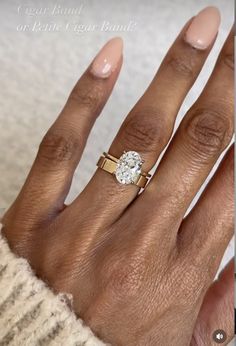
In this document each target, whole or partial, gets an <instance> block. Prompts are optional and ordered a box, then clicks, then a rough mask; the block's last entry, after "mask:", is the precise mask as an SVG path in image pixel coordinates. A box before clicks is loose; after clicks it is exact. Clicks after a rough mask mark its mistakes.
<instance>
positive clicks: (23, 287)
mask: <svg viewBox="0 0 236 346" xmlns="http://www.w3.org/2000/svg"><path fill="white" fill-rule="evenodd" d="M67 300H68V298H67V296H66V295H65V294H59V295H55V294H54V293H53V292H52V291H51V290H50V289H49V288H48V287H47V286H46V284H45V283H44V282H43V281H41V280H39V279H37V278H36V276H35V275H34V273H33V272H32V270H31V268H30V266H29V264H28V262H27V261H26V260H25V259H23V258H19V257H17V256H15V255H14V254H13V253H12V252H11V251H10V249H9V246H8V244H7V242H6V241H5V239H4V238H3V237H2V235H1V233H0V346H36V345H37V346H41V345H50V346H55V345H56V346H80V345H83V346H102V345H105V344H104V343H103V342H101V341H99V340H98V339H97V338H96V337H95V336H94V335H93V334H92V332H91V330H90V329H89V328H88V327H86V326H84V324H83V321H82V320H80V319H77V318H76V316H75V314H74V313H73V312H72V311H71V310H70V309H69V307H68V305H67V303H66V301H67Z"/></svg>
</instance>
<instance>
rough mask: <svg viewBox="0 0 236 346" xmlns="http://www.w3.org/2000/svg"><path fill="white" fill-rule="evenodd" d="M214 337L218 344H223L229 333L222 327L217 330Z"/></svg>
mask: <svg viewBox="0 0 236 346" xmlns="http://www.w3.org/2000/svg"><path fill="white" fill-rule="evenodd" d="M212 337H213V340H214V341H215V342H216V343H217V344H223V342H225V341H226V339H227V335H226V333H225V331H224V330H222V329H217V330H215V331H214V333H213V336H212Z"/></svg>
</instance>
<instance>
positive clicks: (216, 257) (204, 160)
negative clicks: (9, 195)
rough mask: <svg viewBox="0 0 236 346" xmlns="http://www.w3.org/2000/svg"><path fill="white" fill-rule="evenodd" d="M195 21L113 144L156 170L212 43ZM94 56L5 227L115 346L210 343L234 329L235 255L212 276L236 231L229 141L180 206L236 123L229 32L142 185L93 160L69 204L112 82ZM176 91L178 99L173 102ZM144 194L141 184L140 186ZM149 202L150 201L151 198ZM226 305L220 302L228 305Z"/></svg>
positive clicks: (42, 274) (114, 152)
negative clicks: (94, 64) (198, 35)
mask: <svg viewBox="0 0 236 346" xmlns="http://www.w3.org/2000/svg"><path fill="white" fill-rule="evenodd" d="M188 25H189V23H187V24H186V26H185V27H184V28H183V30H182V31H181V33H180V35H179V36H178V38H177V40H176V41H175V43H174V44H173V46H172V47H171V48H170V50H169V52H168V53H167V56H166V57H165V59H164V61H163V63H162V64H161V67H160V69H159V70H158V72H157V74H156V76H155V77H154V79H153V81H152V82H151V84H150V86H149V87H148V89H147V90H146V91H145V93H144V95H143V96H142V97H141V99H140V100H139V101H138V102H137V104H136V105H135V106H134V107H133V109H132V110H131V111H130V113H129V114H128V116H127V118H126V120H125V121H124V123H123V124H122V126H121V128H120V130H119V132H118V134H117V136H116V137H115V139H114V141H113V143H112V145H111V147H110V150H109V152H110V153H111V154H112V155H114V156H116V157H120V155H121V154H122V152H123V151H124V150H126V151H128V150H135V151H138V152H139V153H140V155H141V156H142V158H143V159H144V160H145V162H144V165H143V169H144V171H149V170H150V169H151V168H152V167H153V166H154V165H155V163H156V161H157V160H158V158H159V156H160V154H161V153H162V151H163V149H164V148H165V147H166V145H167V143H168V142H169V139H170V137H171V135H172V131H173V126H174V122H175V119H176V116H177V113H178V111H179V109H180V107H181V105H182V103H183V101H184V98H185V96H186V94H187V93H188V91H189V90H190V88H191V86H192V85H193V83H194V81H195V79H196V78H197V76H198V74H199V72H200V70H201V68H202V66H203V64H204V62H205V60H206V58H207V56H208V54H209V52H210V50H211V48H212V47H209V48H208V49H207V50H204V51H203V50H197V49H194V48H192V47H191V46H190V45H188V44H187V43H186V42H185V41H184V35H185V32H186V28H187V26H188ZM121 65H122V59H121V60H120V62H119V65H118V67H117V69H116V70H115V71H114V72H113V73H112V74H111V76H110V77H109V78H107V79H103V80H102V79H99V78H96V77H94V76H93V75H92V74H91V71H90V67H89V68H88V70H87V71H85V73H84V74H83V75H82V77H81V79H80V80H79V81H78V83H77V85H76V86H75V87H74V89H73V91H72V93H71V95H70V96H69V98H68V101H67V103H66V105H65V107H64V109H63V110H62V112H61V113H60V115H59V117H58V118H57V120H56V121H55V123H54V124H53V125H52V127H51V128H50V129H49V131H48V132H47V134H46V136H45V137H44V138H43V140H42V143H41V144H40V147H39V151H38V155H37V157H36V160H35V162H34V163H33V166H32V169H31V171H30V173H29V176H28V177H27V179H26V182H25V184H24V186H23V188H22V190H21V192H20V194H19V196H18V197H17V199H16V201H15V202H14V203H13V205H12V206H11V207H10V209H9V210H8V211H7V213H6V214H5V216H4V217H3V220H2V222H3V226H4V227H3V233H4V235H5V236H6V238H7V239H8V242H9V244H10V246H11V248H12V249H13V251H15V252H16V253H17V254H18V255H20V256H23V257H25V258H27V260H28V261H29V262H30V263H31V265H32V267H33V268H34V270H35V272H36V274H37V275H38V276H39V277H41V278H42V279H43V280H45V281H46V282H47V283H48V284H49V285H50V286H51V287H52V288H53V289H54V290H55V292H59V291H60V292H67V293H71V294H72V295H73V309H74V311H75V312H76V313H77V314H78V315H79V316H80V317H82V318H83V319H84V321H85V322H86V323H87V324H88V325H89V326H90V327H91V328H92V330H93V331H94V333H95V334H96V335H98V336H99V337H100V338H101V339H102V340H104V341H105V342H108V343H111V344H112V345H117V346H120V345H127V346H129V345H137V346H138V345H142V346H143V345H151V346H152V345H153V346H154V345H155V346H156V345H168V346H172V345H173V346H178V345H179V346H185V345H186V346H187V345H192V346H196V345H198V346H203V345H215V343H214V342H213V339H212V334H213V332H214V331H215V330H216V329H224V330H225V331H226V333H227V336H228V338H227V341H226V342H225V343H224V344H222V345H226V344H227V343H228V342H229V341H230V339H231V338H232V336H233V269H234V268H233V262H231V263H230V264H229V265H228V266H227V267H226V269H225V270H224V272H223V273H222V274H221V276H220V278H219V280H218V281H216V282H214V283H213V280H214V277H215V274H216V272H217V269H218V267H219V263H220V261H221V258H222V256H223V253H224V251H225V249H226V247H227V245H228V243H229V241H230V239H231V237H232V232H233V204H234V203H233V148H232V147H231V148H230V149H228V151H227V154H226V155H225V157H224V159H223V160H222V163H221V165H220V166H219V168H218V170H217V172H216V173H215V175H214V176H213V178H212V179H211V181H210V183H209V184H208V186H207V187H206V189H205V191H204V193H203V194H202V195H201V197H200V199H199V201H198V202H197V204H196V205H195V206H194V208H193V209H192V210H191V212H190V213H189V214H188V216H187V217H185V213H186V211H187V209H188V207H189V205H190V203H191V201H192V200H193V198H194V196H195V194H196V193H197V191H198V190H199V189H200V187H201V185H202V184H203V182H204V180H205V179H206V177H207V176H208V174H209V172H210V171H211V169H212V167H213V166H214V164H215V162H216V161H217V159H218V158H219V156H220V155H221V153H222V152H223V151H224V149H225V148H226V147H227V146H228V145H229V143H230V141H231V138H232V133H233V33H232V32H231V33H230V35H229V37H228V39H227V40H226V43H225V45H224V47H223V49H222V52H221V53H220V56H219V58H218V61H217V64H216V66H215V68H214V71H213V73H212V75H211V77H210V79H209V81H208V83H207V85H206V87H205V88H204V90H203V91H202V93H201V95H200V97H199V98H198V100H197V101H196V102H195V103H194V104H193V106H192V107H191V108H190V109H189V111H188V112H187V114H186V116H185V117H184V119H183V121H182V123H181V124H180V126H179V128H178V130H177V132H176V133H175V135H174V137H173V139H172V140H171V143H170V145H169V146H168V148H167V150H166V152H165V154H164V156H163V158H162V160H161V162H160V164H159V166H158V169H157V170H156V172H155V173H154V175H153V178H152V179H151V181H150V183H149V185H148V186H147V188H146V189H145V190H144V191H143V192H141V193H139V190H138V188H137V187H136V186H134V185H128V186H123V185H120V184H118V182H117V181H116V180H115V179H114V177H113V176H112V175H110V174H108V173H106V172H104V171H102V170H101V169H97V171H96V172H95V174H94V176H93V177H92V179H91V181H90V182H89V184H88V185H87V186H86V187H85V189H84V190H83V191H82V193H81V194H80V195H79V196H78V197H77V198H76V199H75V200H74V201H73V202H72V204H71V205H69V206H65V204H64V201H65V198H66V196H67V194H68V191H69V188H70V185H71V180H72V178H73V173H74V170H75V168H76V167H77V165H78V163H79V160H80V157H81V155H82V152H83V149H84V147H85V144H86V139H87V137H88V135H89V132H90V130H91V128H92V126H93V124H94V122H95V120H96V117H97V116H98V115H99V113H100V112H101V110H102V108H103V106H104V104H105V103H106V101H107V99H108V97H109V95H110V93H111V91H112V88H113V86H114V84H115V82H116V79H117V77H118V74H119V70H120V68H121ZM169 100H171V102H170V101H169ZM138 193H139V194H138ZM150 206H151V207H150ZM222 311H223V313H222Z"/></svg>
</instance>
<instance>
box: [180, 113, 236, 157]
mask: <svg viewBox="0 0 236 346" xmlns="http://www.w3.org/2000/svg"><path fill="white" fill-rule="evenodd" d="M184 128H185V131H186V133H187V135H188V139H189V140H190V145H191V147H192V148H194V149H195V150H196V151H197V152H199V153H202V154H217V153H219V152H220V151H222V150H223V149H224V148H225V147H226V145H227V144H228V143H229V142H230V139H231V137H232V132H233V130H232V125H231V124H230V120H229V119H228V118H227V116H226V115H224V114H223V113H222V114H221V113H220V112H219V111H218V110H214V109H205V108H204V109H197V110H196V111H195V112H194V113H193V114H192V115H191V116H190V119H189V120H188V121H187V122H186V126H185V127H184Z"/></svg>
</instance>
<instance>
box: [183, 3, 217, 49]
mask: <svg viewBox="0 0 236 346" xmlns="http://www.w3.org/2000/svg"><path fill="white" fill-rule="evenodd" d="M219 26H220V11H219V10H218V8H217V7H214V6H209V7H206V8H204V9H203V10H202V11H201V12H199V13H198V14H197V15H196V17H194V18H193V21H192V23H191V24H190V26H189V28H188V29H187V32H186V35H185V41H186V42H188V43H189V44H190V45H191V46H193V47H194V48H197V49H202V50H203V49H206V48H208V47H209V46H210V44H211V43H212V42H213V40H214V39H215V37H216V34H217V32H218V29H219Z"/></svg>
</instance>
